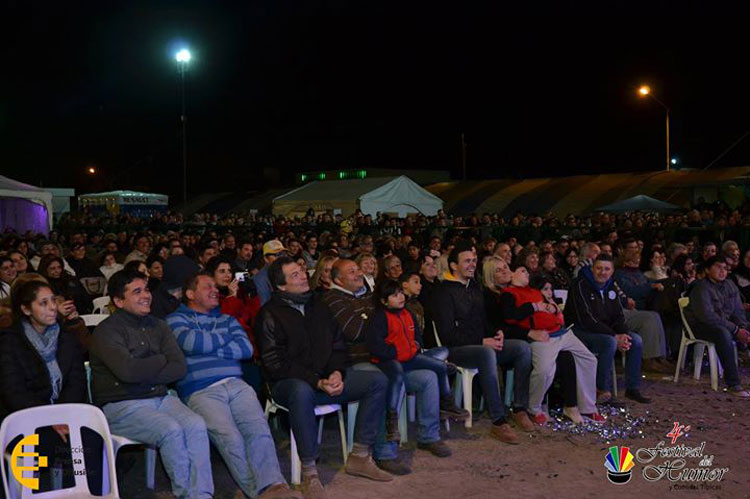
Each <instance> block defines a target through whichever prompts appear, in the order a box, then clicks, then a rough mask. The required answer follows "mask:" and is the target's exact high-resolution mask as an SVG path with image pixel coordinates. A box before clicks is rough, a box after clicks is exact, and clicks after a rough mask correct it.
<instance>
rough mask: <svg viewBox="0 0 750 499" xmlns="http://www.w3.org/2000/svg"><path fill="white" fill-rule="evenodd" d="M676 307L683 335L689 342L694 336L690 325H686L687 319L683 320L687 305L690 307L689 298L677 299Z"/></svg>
mask: <svg viewBox="0 0 750 499" xmlns="http://www.w3.org/2000/svg"><path fill="white" fill-rule="evenodd" d="M677 305H679V307H680V317H681V318H682V329H683V331H685V334H686V335H687V337H688V338H690V339H691V340H694V339H695V335H694V334H693V330H692V329H691V328H690V324H688V321H687V319H685V309H686V308H687V306H688V305H690V298H688V297H687V296H683V297H682V298H679V299H678V300H677Z"/></svg>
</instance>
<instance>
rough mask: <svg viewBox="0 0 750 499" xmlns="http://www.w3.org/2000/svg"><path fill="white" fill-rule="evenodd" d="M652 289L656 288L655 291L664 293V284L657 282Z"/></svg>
mask: <svg viewBox="0 0 750 499" xmlns="http://www.w3.org/2000/svg"><path fill="white" fill-rule="evenodd" d="M651 287H652V288H654V289H655V290H657V291H659V292H662V291H664V284H662V283H660V282H655V283H653V284H652V285H651Z"/></svg>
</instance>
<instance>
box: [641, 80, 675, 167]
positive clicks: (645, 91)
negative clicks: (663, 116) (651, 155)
mask: <svg viewBox="0 0 750 499" xmlns="http://www.w3.org/2000/svg"><path fill="white" fill-rule="evenodd" d="M638 95H640V96H641V97H651V98H652V99H654V100H655V101H656V102H658V103H659V105H660V106H661V107H663V108H664V110H665V111H666V112H667V171H669V170H670V165H672V164H675V163H674V162H672V158H670V157H669V107H667V105H666V104H664V103H663V102H662V101H661V100H659V99H658V98H657V97H656V96H655V95H654V94H653V93H651V87H649V86H648V85H641V86H640V88H638Z"/></svg>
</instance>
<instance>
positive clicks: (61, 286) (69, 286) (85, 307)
mask: <svg viewBox="0 0 750 499" xmlns="http://www.w3.org/2000/svg"><path fill="white" fill-rule="evenodd" d="M39 273H40V274H41V275H42V276H43V277H44V278H45V279H47V281H49V284H50V287H51V288H52V291H54V292H55V294H56V295H58V296H62V297H64V298H65V300H73V303H75V306H76V310H77V311H78V313H79V314H81V315H83V314H90V313H91V312H92V310H94V301H93V299H92V298H91V296H90V295H89V294H88V292H87V291H86V288H84V287H83V284H81V283H80V281H78V279H77V278H76V277H75V276H72V275H70V274H68V273H67V272H66V271H65V267H64V262H63V260H62V258H60V257H58V256H54V255H45V256H43V257H42V259H41V260H39Z"/></svg>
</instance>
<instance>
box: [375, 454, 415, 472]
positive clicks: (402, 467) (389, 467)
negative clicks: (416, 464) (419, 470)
mask: <svg viewBox="0 0 750 499" xmlns="http://www.w3.org/2000/svg"><path fill="white" fill-rule="evenodd" d="M375 465H376V466H377V467H378V468H380V469H381V470H383V471H387V472H388V473H390V474H391V475H399V476H403V475H408V474H410V473H411V468H410V467H409V465H408V464H406V463H405V462H403V461H402V460H401V459H398V458H396V459H385V460H380V459H376V460H375Z"/></svg>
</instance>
